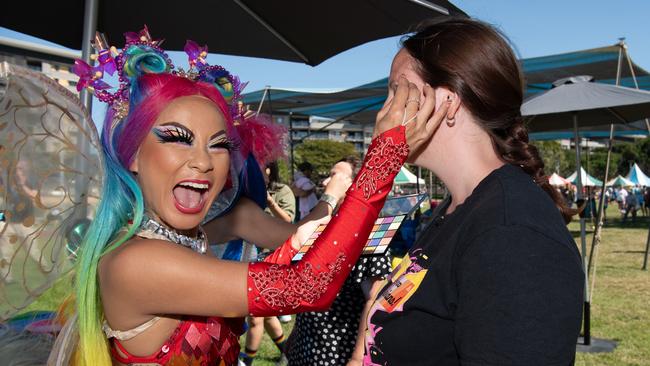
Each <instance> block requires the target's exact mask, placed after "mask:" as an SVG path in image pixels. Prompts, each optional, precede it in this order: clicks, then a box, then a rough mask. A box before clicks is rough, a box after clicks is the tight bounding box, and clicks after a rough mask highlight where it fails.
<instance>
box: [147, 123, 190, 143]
mask: <svg viewBox="0 0 650 366" xmlns="http://www.w3.org/2000/svg"><path fill="white" fill-rule="evenodd" d="M154 133H155V134H156V136H157V137H158V139H159V140H160V142H182V143H184V144H188V145H191V144H192V142H193V141H194V136H193V135H192V134H191V133H190V132H189V131H187V130H185V129H182V128H178V127H172V128H166V129H157V128H155V129H154Z"/></svg>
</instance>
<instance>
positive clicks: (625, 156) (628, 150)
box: [612, 143, 639, 176]
mask: <svg viewBox="0 0 650 366" xmlns="http://www.w3.org/2000/svg"><path fill="white" fill-rule="evenodd" d="M612 150H613V151H616V152H617V153H620V156H621V158H620V160H619V161H618V164H617V165H616V174H620V175H623V176H625V175H627V173H628V172H629V171H630V167H631V166H632V164H634V163H635V162H638V161H639V152H638V150H637V147H636V146H635V144H632V143H624V144H619V145H614V147H613V148H612ZM614 176H616V175H614Z"/></svg>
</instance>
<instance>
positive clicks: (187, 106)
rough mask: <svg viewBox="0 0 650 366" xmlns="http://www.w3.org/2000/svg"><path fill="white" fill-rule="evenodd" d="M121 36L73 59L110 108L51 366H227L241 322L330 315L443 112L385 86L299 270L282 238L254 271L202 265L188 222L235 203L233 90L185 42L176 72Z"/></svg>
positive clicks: (154, 44) (407, 87) (412, 93)
mask: <svg viewBox="0 0 650 366" xmlns="http://www.w3.org/2000/svg"><path fill="white" fill-rule="evenodd" d="M126 37H127V42H126V45H125V47H124V48H123V49H122V50H121V52H117V50H115V49H110V48H109V47H108V46H107V45H104V44H102V43H103V42H97V43H96V44H95V47H96V48H98V50H99V55H100V56H102V57H103V58H102V59H101V60H100V62H99V63H98V66H96V67H91V66H89V65H87V64H85V63H83V62H82V61H77V67H76V70H75V71H76V72H77V73H78V74H79V75H80V81H79V85H80V86H81V87H90V88H91V90H93V91H94V93H95V95H96V96H97V97H98V98H99V99H100V100H102V101H104V102H107V103H108V104H109V106H110V108H109V109H108V112H107V116H106V119H105V122H104V127H103V131H102V136H101V147H102V150H103V159H104V166H105V177H104V184H103V190H102V192H101V195H100V197H101V199H100V202H99V206H98V209H97V212H96V214H95V217H94V220H93V221H92V223H90V227H89V228H88V231H87V233H86V235H85V237H84V239H83V241H82V243H81V245H80V247H79V248H78V250H77V252H76V254H77V261H76V271H75V276H76V277H75V287H76V288H75V299H74V301H75V302H74V310H75V311H74V315H72V316H71V318H70V319H69V321H68V322H67V323H66V326H65V327H64V328H63V330H62V331H61V334H60V336H59V339H57V344H56V346H55V350H54V351H53V353H52V355H51V357H50V362H51V363H58V364H61V365H63V364H66V365H67V364H68V363H72V364H78V365H93V366H94V365H110V364H114V365H126V364H138V365H149V364H150V365H234V364H236V362H237V356H238V354H239V344H238V336H239V335H240V333H241V331H242V329H241V326H242V321H241V317H243V316H246V315H250V316H273V315H279V314H288V313H297V312H303V311H320V310H324V309H327V308H328V307H329V306H330V304H331V303H332V301H333V300H334V298H335V296H336V293H337V292H338V290H339V288H340V287H341V285H342V284H343V282H344V281H345V279H346V277H347V276H348V274H349V272H350V270H351V268H352V267H353V265H354V263H355V262H356V261H357V259H358V258H359V255H360V252H361V249H362V247H363V244H364V243H365V241H366V238H367V237H368V234H369V232H370V230H371V228H372V224H373V223H374V221H375V219H376V217H377V215H378V214H379V211H380V210H381V207H382V206H383V203H384V201H385V198H386V196H387V194H388V193H389V191H390V188H391V186H392V182H393V178H394V177H395V175H396V174H397V172H398V171H399V169H400V167H401V166H402V164H403V163H404V162H405V161H406V159H407V158H408V157H409V153H410V152H411V151H418V149H419V147H420V146H422V145H423V144H425V143H427V142H428V141H429V139H430V138H431V136H432V135H433V133H434V132H435V130H436V129H437V127H438V125H439V123H440V121H441V120H442V119H443V116H444V115H445V114H446V110H447V108H448V106H449V104H450V103H442V104H441V106H440V107H439V108H437V109H436V110H435V112H434V105H435V100H434V93H433V91H432V90H431V89H430V88H429V89H425V90H424V94H423V96H421V92H420V90H418V88H417V87H415V85H414V84H412V83H409V82H408V80H407V79H405V78H404V77H401V78H399V80H396V82H395V83H394V84H393V85H394V87H395V91H394V95H393V96H392V97H391V99H390V100H389V101H388V103H387V104H386V105H385V107H384V108H383V109H382V110H381V111H380V112H379V115H378V118H377V124H376V128H375V134H374V135H375V136H374V139H373V142H372V143H371V145H370V147H369V150H368V152H367V156H366V159H365V160H364V162H363V165H362V168H361V170H360V172H359V173H358V175H357V177H356V179H355V180H354V182H352V185H351V186H350V188H349V189H348V191H347V192H346V194H345V200H344V201H343V202H342V203H341V204H340V206H339V208H338V211H337V214H336V215H334V217H333V218H332V219H331V221H330V223H329V225H328V227H327V229H326V230H325V231H324V232H323V233H322V234H321V236H320V237H319V239H318V241H317V243H316V244H315V245H314V247H313V248H312V249H311V250H310V251H309V252H308V253H307V254H306V255H305V256H304V258H303V259H302V260H301V261H299V262H296V263H290V259H291V258H292V256H293V254H294V253H295V250H296V249H297V244H298V243H297V240H296V239H295V237H293V236H292V237H289V238H287V239H286V242H285V243H284V244H283V245H282V246H281V247H280V248H278V249H277V250H276V251H275V252H274V254H273V255H272V256H270V257H269V258H267V260H266V261H265V262H258V263H251V264H246V263H238V262H232V261H222V260H219V259H216V258H214V257H211V256H210V255H208V253H207V240H206V235H205V233H204V231H203V230H202V228H201V225H200V224H201V222H202V221H203V220H204V217H205V216H206V214H207V213H208V210H209V209H210V208H211V203H212V202H213V201H215V200H216V202H217V203H219V204H220V205H221V206H220V207H228V205H229V203H228V202H234V201H235V200H236V196H237V194H233V193H232V192H233V190H234V189H235V188H236V187H237V186H238V185H240V184H241V181H240V178H241V177H240V176H239V172H241V171H242V169H241V166H242V161H243V160H244V159H243V157H242V156H241V155H240V154H239V152H238V150H237V148H238V145H239V144H240V142H239V138H238V136H237V132H236V129H235V128H234V124H235V123H236V121H237V119H239V118H242V117H243V116H242V114H241V108H239V107H238V106H237V103H236V102H237V99H238V97H239V93H240V91H241V84H240V83H239V80H238V79H237V78H236V77H234V76H232V75H231V74H230V73H228V72H227V71H226V70H225V69H223V68H222V67H220V66H210V65H208V64H207V62H206V60H205V57H206V56H207V47H200V46H198V45H197V44H196V43H193V42H190V41H188V45H187V46H186V51H187V52H188V55H189V61H190V68H189V69H188V70H187V71H183V70H180V69H175V68H174V66H173V65H172V64H171V62H170V60H169V58H168V56H167V55H166V54H165V53H164V51H163V50H162V49H161V48H160V42H159V41H157V40H154V39H152V38H151V36H150V35H149V33H148V31H147V29H146V28H145V29H144V30H142V31H141V32H140V33H127V34H126ZM99 38H100V37H98V39H99ZM111 72H116V73H117V74H118V75H119V80H120V87H119V89H118V90H117V92H115V93H110V92H109V87H108V85H107V84H106V83H105V82H104V81H102V77H103V75H104V74H105V73H111ZM336 179H337V178H336V177H335V178H333V180H336ZM330 184H332V183H330ZM335 198H338V197H335ZM224 202H225V203H224ZM335 205H336V203H335V202H332V206H335ZM298 230H300V229H298ZM77 338H78V340H77ZM76 340H77V341H76ZM68 356H69V357H68Z"/></svg>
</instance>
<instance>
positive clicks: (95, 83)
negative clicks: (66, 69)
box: [72, 60, 111, 91]
mask: <svg viewBox="0 0 650 366" xmlns="http://www.w3.org/2000/svg"><path fill="white" fill-rule="evenodd" d="M72 72H74V73H75V74H77V76H79V82H77V91H81V89H83V88H93V89H95V90H104V89H110V87H111V86H110V85H108V84H107V83H105V82H104V81H102V80H101V79H102V77H103V76H104V72H103V68H102V67H101V66H98V67H92V66H90V65H88V64H87V63H86V62H84V61H83V60H75V62H74V66H73V67H72Z"/></svg>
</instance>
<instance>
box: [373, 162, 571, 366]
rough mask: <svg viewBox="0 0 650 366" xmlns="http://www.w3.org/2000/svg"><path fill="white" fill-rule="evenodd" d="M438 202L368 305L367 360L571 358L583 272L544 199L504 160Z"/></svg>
mask: <svg viewBox="0 0 650 366" xmlns="http://www.w3.org/2000/svg"><path fill="white" fill-rule="evenodd" d="M447 205H448V202H447V204H445V205H443V206H442V207H441V208H442V209H441V210H440V211H439V212H440V213H439V215H438V216H437V217H435V218H434V220H433V222H432V224H430V225H429V227H428V228H426V229H425V231H424V232H423V233H422V235H421V237H420V238H419V240H418V241H417V242H416V243H415V245H414V247H413V248H412V249H411V251H410V252H409V256H408V257H406V258H405V259H404V261H403V263H402V264H401V265H400V267H398V268H397V269H396V270H395V271H394V272H393V273H392V274H391V275H390V277H389V278H388V279H387V284H386V285H385V286H384V288H383V290H382V291H381V292H380V294H379V296H378V298H377V300H376V301H375V303H374V304H373V306H372V308H371V310H370V313H369V315H368V319H369V323H368V329H367V331H366V355H365V357H366V364H370V365H390V366H393V365H409V366H417V365H445V366H446V365H527V366H530V365H570V364H573V362H574V358H575V346H576V341H577V337H578V333H579V330H580V323H581V314H582V304H583V284H584V273H583V270H582V266H581V260H580V255H579V253H578V250H577V248H576V245H575V242H574V241H573V238H572V237H571V235H570V234H569V232H568V230H567V229H566V226H565V224H564V222H563V220H562V217H561V215H560V214H559V211H558V209H557V208H556V207H555V205H554V204H553V201H552V200H551V199H550V198H549V197H548V195H547V194H546V193H545V192H544V191H543V190H542V189H540V188H539V187H538V186H537V185H536V184H535V183H534V182H533V181H532V179H531V177H530V176H529V175H527V174H526V173H525V172H524V171H523V170H521V169H520V168H519V167H516V166H512V165H509V164H507V165H504V166H503V167H501V168H499V169H497V170H495V171H493V172H492V173H490V174H489V175H488V176H487V177H486V178H485V179H484V180H483V181H482V182H481V183H480V184H479V185H478V186H477V187H476V188H475V189H474V191H473V192H472V194H471V195H470V197H468V198H467V199H466V201H465V202H464V203H463V204H462V205H459V206H458V207H457V208H456V210H455V211H454V212H452V213H451V214H449V215H447V216H446V217H445V216H444V215H442V213H444V210H445V209H446V206H447ZM409 257H410V258H409Z"/></svg>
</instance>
